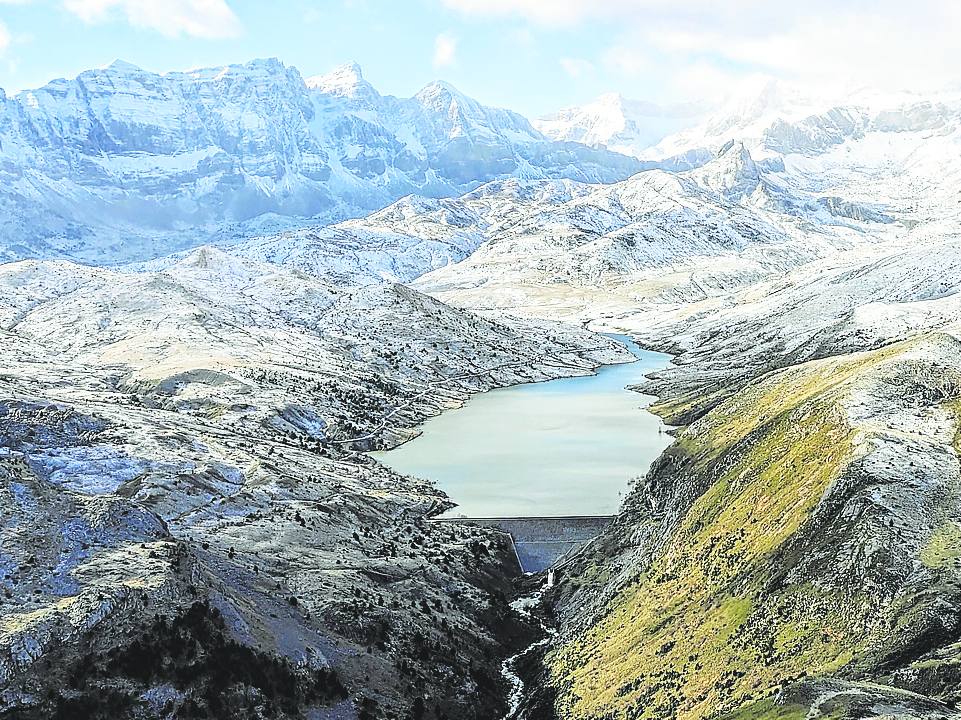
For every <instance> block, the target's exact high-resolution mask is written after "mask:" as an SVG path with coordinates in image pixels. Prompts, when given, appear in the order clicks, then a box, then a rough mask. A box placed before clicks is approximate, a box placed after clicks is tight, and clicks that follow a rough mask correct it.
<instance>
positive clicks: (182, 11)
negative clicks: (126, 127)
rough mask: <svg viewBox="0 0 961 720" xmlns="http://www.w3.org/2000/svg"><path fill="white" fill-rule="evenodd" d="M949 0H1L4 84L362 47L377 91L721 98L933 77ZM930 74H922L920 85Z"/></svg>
mask: <svg viewBox="0 0 961 720" xmlns="http://www.w3.org/2000/svg"><path fill="white" fill-rule="evenodd" d="M958 6H961V3H955V2H947V1H944V2H942V1H940V0H916V2H913V3H911V4H908V3H903V2H901V1H900V0H897V1H895V0H874V1H873V2H867V0H846V1H844V2H829V1H828V0H810V1H809V2H806V3H803V4H802V3H794V2H778V1H777V0H768V1H767V2H760V0H729V1H728V2H725V3H719V2H713V1H711V2H709V1H708V0H686V1H684V2H679V1H675V2H668V1H667V0H326V1H324V2H307V1H306V0H274V1H273V2H267V1H266V0H0V87H3V88H5V89H7V90H8V91H16V90H20V89H25V88H30V87H35V86H38V85H41V84H43V83H44V82H46V81H48V80H50V79H52V78H55V77H72V76H74V75H76V74H77V73H78V72H80V71H82V70H84V69H86V68H89V67H95V66H100V65H105V64H107V63H109V62H111V61H112V60H114V59H116V58H121V59H124V60H127V61H129V62H132V63H134V64H137V65H140V66H141V67H144V68H147V69H150V70H157V71H163V70H183V69H189V68H194V67H199V66H214V65H223V64H226V63H231V62H244V61H246V60H250V59H252V58H255V57H279V58H280V59H282V60H283V61H284V62H286V63H288V64H292V65H295V66H296V67H298V68H299V69H300V70H301V72H302V73H303V74H304V75H305V76H307V75H312V74H319V73H323V72H326V71H328V70H330V69H332V68H333V67H335V66H337V65H339V64H342V63H344V62H347V61H350V60H355V61H357V62H358V63H360V64H361V66H362V67H363V68H364V73H365V75H366V76H367V78H368V79H369V80H370V81H371V82H372V83H373V84H374V85H375V86H376V87H377V88H378V89H380V90H381V91H382V92H386V93H392V94H397V95H410V94H412V93H414V92H416V91H417V90H418V89H419V88H420V87H422V86H423V85H424V84H426V83H427V82H429V81H430V80H433V79H438V78H440V79H444V80H448V81H450V82H452V83H453V84H454V85H456V86H457V87H459V88H460V89H461V90H462V91H464V92H466V93H468V94H469V95H472V96H474V97H476V98H478V99H480V100H482V101H484V102H486V103H489V104H495V105H500V106H505V107H511V108H513V109H516V110H518V111H520V112H523V113H525V114H527V115H529V116H535V115H539V114H543V113H545V112H549V111H552V110H555V109H558V108H560V107H564V106H567V105H571V104H575V103H582V102H585V101H587V100H589V99H591V98H593V97H595V96H596V95H599V94H600V93H603V92H609V91H618V92H621V93H623V94H625V95H627V96H630V97H635V98H639V99H649V100H654V101H659V102H673V101H680V100H705V99H716V97H719V96H721V95H723V94H725V93H726V92H727V91H729V90H731V89H732V88H734V87H736V86H737V85H738V84H739V83H742V82H746V81H748V80H752V79H754V78H756V77H759V76H761V77H778V78H782V79H786V80H789V81H792V82H796V83H800V84H809V85H815V86H818V85H824V84H826V83H838V82H840V81H842V80H843V81H844V82H845V83H850V84H855V85H872V86H879V87H886V88H890V89H894V88H895V87H897V88H918V89H927V87H928V86H931V87H940V86H945V85H953V84H954V83H955V81H956V78H955V77H954V74H955V73H957V72H958V71H957V68H958V67H959V66H961V62H959V61H961V54H959V50H958V49H957V45H958V43H957V41H956V38H957V37H958V36H959V33H961V9H959V7H958ZM922 86H924V87H923V88H922Z"/></svg>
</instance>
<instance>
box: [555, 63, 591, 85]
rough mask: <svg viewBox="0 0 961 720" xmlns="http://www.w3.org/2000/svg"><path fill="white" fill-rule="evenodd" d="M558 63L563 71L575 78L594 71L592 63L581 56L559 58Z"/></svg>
mask: <svg viewBox="0 0 961 720" xmlns="http://www.w3.org/2000/svg"><path fill="white" fill-rule="evenodd" d="M560 63H561V67H562V68H563V69H564V72H566V73H567V74H568V75H569V76H570V77H572V78H574V79H575V80H576V79H577V78H582V77H584V76H585V75H590V74H591V73H592V72H594V63H592V62H591V61H590V60H584V59H583V58H561V60H560Z"/></svg>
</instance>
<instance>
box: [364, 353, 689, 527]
mask: <svg viewBox="0 0 961 720" xmlns="http://www.w3.org/2000/svg"><path fill="white" fill-rule="evenodd" d="M612 337H616V338H617V339H618V340H620V341H621V342H623V343H624V344H625V345H627V347H628V348H630V350H631V352H633V353H634V355H635V356H636V357H637V360H636V361H635V362H632V363H625V364H621V365H605V366H603V367H601V368H599V369H598V372H597V374H596V375H588V376H585V377H577V378H563V379H560V380H551V381H548V382H543V383H530V384H528V385H515V386H514V387H508V388H502V389H499V390H492V391H490V392H487V393H482V394H480V395H475V396H474V397H472V398H471V399H470V400H469V401H468V403H467V404H466V405H464V407H462V408H458V409H456V410H450V411H448V412H445V413H443V414H441V415H438V416H437V417H434V418H431V419H430V420H428V421H427V422H426V423H425V424H424V426H423V434H422V435H420V436H419V437H416V438H414V439H413V440H411V441H410V442H407V443H405V444H404V445H401V446H400V447H398V448H395V449H393V450H390V451H387V452H377V453H372V455H373V456H374V457H376V458H378V459H379V460H380V461H381V462H383V463H384V464H386V465H389V466H390V467H392V468H393V469H395V470H397V471H399V472H402V473H405V474H408V475H416V476H418V477H422V478H429V479H431V480H433V481H434V482H435V483H436V484H437V485H438V487H440V488H441V489H442V490H443V491H444V492H446V493H447V494H448V495H449V496H450V497H451V499H452V500H453V501H454V502H456V503H458V507H457V508H454V509H453V510H452V511H450V512H448V513H447V515H448V516H451V517H456V516H467V517H514V516H520V515H552V516H556V515H607V514H612V513H614V512H616V511H617V509H618V508H619V506H620V502H621V499H622V497H623V493H624V492H626V490H627V488H628V485H629V483H630V481H631V479H632V478H635V477H638V476H641V475H644V473H646V472H647V470H648V468H649V467H650V465H651V462H652V461H653V460H654V459H655V458H656V457H657V456H658V455H660V453H661V451H662V450H663V449H664V448H666V447H667V446H668V444H669V442H670V440H671V438H670V436H669V435H668V434H667V433H666V432H659V428H660V427H661V422H660V420H659V419H658V418H657V417H656V416H654V415H652V414H651V413H649V412H647V410H645V408H646V407H647V405H648V404H649V403H650V402H651V401H652V400H653V398H651V397H650V396H648V395H641V394H639V393H636V392H631V391H629V390H626V389H625V386H626V385H630V384H632V383H638V382H640V381H641V380H642V379H643V377H644V375H645V374H646V373H648V372H650V371H652V370H658V369H661V368H664V367H667V365H668V363H669V360H670V358H669V356H667V355H663V354H661V353H653V352H647V351H645V350H641V349H640V348H638V347H637V346H636V345H635V344H634V343H633V342H631V341H630V340H629V339H628V338H626V337H623V336H620V335H615V336H612Z"/></svg>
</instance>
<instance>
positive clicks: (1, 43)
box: [0, 22, 13, 55]
mask: <svg viewBox="0 0 961 720" xmlns="http://www.w3.org/2000/svg"><path fill="white" fill-rule="evenodd" d="M12 42H13V38H12V37H11V35H10V31H9V30H8V29H7V26H6V25H4V24H3V23H2V22H0V55H3V54H4V53H6V52H7V49H8V48H9V47H10V43H12Z"/></svg>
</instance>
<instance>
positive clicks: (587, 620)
mask: <svg viewBox="0 0 961 720" xmlns="http://www.w3.org/2000/svg"><path fill="white" fill-rule="evenodd" d="M954 327H955V329H954V330H953V331H952V332H951V333H945V332H942V333H928V334H924V335H921V336H918V337H917V338H915V339H912V340H907V341H902V342H899V343H895V344H893V345H889V346H887V347H885V348H882V349H880V350H875V351H870V352H866V353H855V354H847V355H841V356H838V357H835V358H830V359H825V360H814V361H810V362H807V363H804V364H800V365H795V366H791V367H788V368H785V369H782V370H780V371H777V372H775V373H771V374H768V375H766V376H764V377H763V378H761V379H760V380H758V381H756V382H754V383H752V384H750V385H748V386H747V387H745V388H744V389H742V390H740V391H739V392H737V393H736V394H734V395H732V396H731V397H729V398H728V399H727V400H725V401H723V402H721V403H720V404H718V405H717V406H716V407H714V408H713V409H712V410H711V411H710V412H708V413H707V414H705V415H703V416H702V417H700V418H699V419H697V420H696V421H694V422H692V423H691V424H690V425H689V426H687V427H686V428H685V429H684V430H683V431H682V432H681V433H680V434H679V435H678V437H677V441H676V442H675V444H674V445H673V446H672V447H671V448H669V449H668V451H667V452H666V453H665V454H664V456H663V457H662V458H661V459H660V460H659V462H658V463H657V464H656V466H655V468H653V469H652V471H651V473H650V474H649V475H648V476H647V478H645V479H644V480H643V481H641V482H639V483H638V485H637V487H636V488H635V490H634V491H633V493H632V495H631V496H630V497H629V499H628V500H627V502H626V504H625V507H624V511H623V513H622V515H621V516H620V517H619V518H618V519H617V521H616V523H615V525H614V526H613V527H612V529H611V530H610V531H609V532H607V533H606V534H605V535H604V536H603V537H602V538H601V540H600V541H599V542H597V543H595V544H594V545H593V546H592V547H591V548H590V549H589V551H588V552H585V553H583V554H582V555H581V556H580V557H578V558H576V559H575V560H574V561H573V562H572V563H571V564H569V565H568V566H567V567H566V568H564V570H563V576H564V577H563V582H562V584H561V589H560V592H559V594H558V597H557V598H556V600H557V602H558V604H559V612H560V617H561V618H562V625H561V633H560V636H559V640H558V642H557V643H556V645H555V647H554V649H553V650H552V651H551V653H550V654H549V655H548V657H547V659H546V668H547V670H546V673H547V677H548V678H549V679H550V681H551V683H552V687H553V688H554V692H555V695H554V696H553V697H550V696H548V697H547V698H546V701H547V702H548V704H551V705H553V706H554V707H556V710H557V713H558V715H559V717H564V718H600V717H604V718H709V717H710V718H715V717H730V718H748V717H750V718H799V719H800V718H805V717H807V718H815V717H832V718H833V717H839V718H840V717H897V718H948V717H957V716H958V715H959V713H958V711H957V710H956V709H955V703H956V702H957V701H958V700H959V698H961V672H959V667H961V658H959V656H958V651H959V650H958V649H959V647H961V616H959V613H958V608H959V607H961V598H959V592H961V577H959V573H961V540H959V539H961V513H959V507H961V505H959V502H958V499H959V498H958V492H959V487H961V486H959V463H958V450H959V447H958V440H957V438H958V437H959V428H961V421H959V415H958V407H959V405H958V403H959V387H961V385H959V380H961V366H959V364H958V357H959V354H958V350H959V340H958V339H957V327H958V326H957V323H955V326H954Z"/></svg>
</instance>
